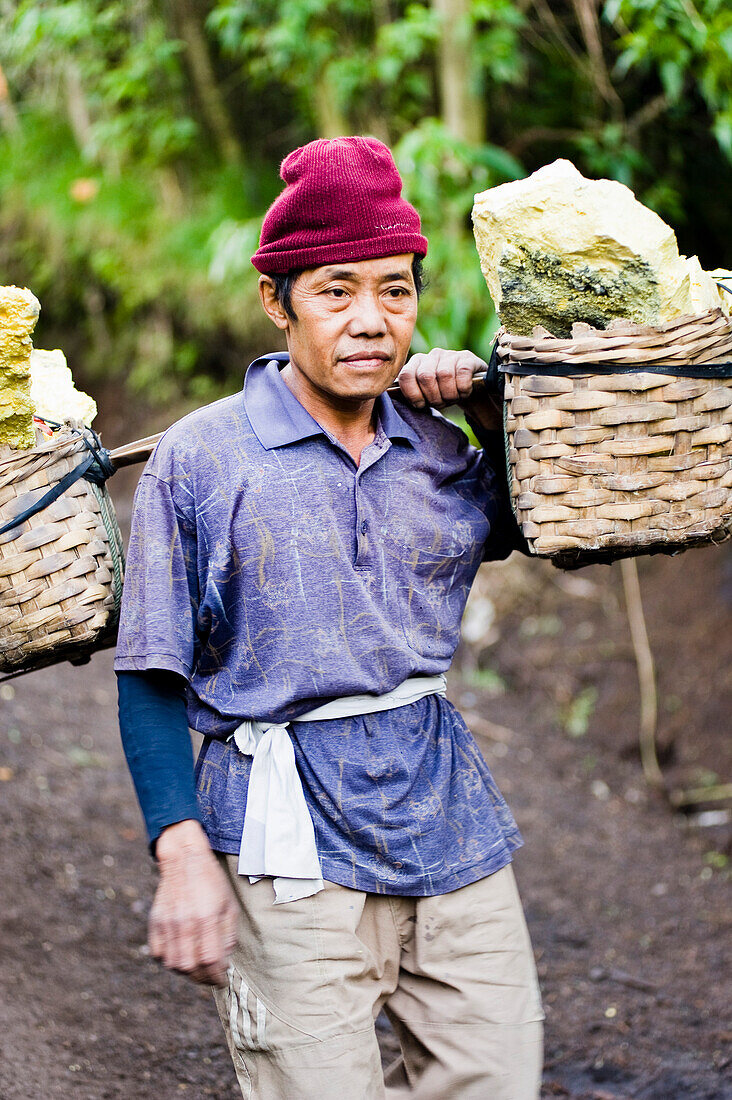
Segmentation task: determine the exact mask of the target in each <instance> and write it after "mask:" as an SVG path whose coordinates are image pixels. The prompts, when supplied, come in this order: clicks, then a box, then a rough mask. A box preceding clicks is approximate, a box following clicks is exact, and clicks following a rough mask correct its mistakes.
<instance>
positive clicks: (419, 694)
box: [233, 675, 446, 905]
mask: <svg viewBox="0 0 732 1100" xmlns="http://www.w3.org/2000/svg"><path fill="white" fill-rule="evenodd" d="M445 690H446V678H445V676H444V675H439V676H412V677H410V679H408V680H404V682H403V683H401V684H399V686H398V687H395V688H394V690H393V691H388V692H386V694H385V695H344V696H343V697H342V698H340V699H332V700H331V701H330V702H329V703H324V704H323V705H322V706H319V707H314V708H313V710H309V711H308V712H307V713H306V714H301V715H299V716H298V717H297V718H295V719H293V721H295V722H319V721H321V720H324V719H328V718H352V717H354V716H355V715H360V714H376V713H377V712H379V711H382V710H393V709H394V708H395V707H405V706H407V705H408V704H409V703H416V702H417V701H418V700H419V699H424V698H425V696H427V695H444V694H445ZM289 725H290V723H289V722H267V721H262V722H260V721H253V720H252V719H249V718H246V719H245V720H244V721H243V722H242V723H241V725H240V726H238V727H237V729H236V730H235V731H234V734H233V737H234V741H235V743H236V746H237V748H238V749H239V751H240V752H243V753H244V755H245V756H251V757H252V770H251V773H250V776H249V789H248V792H247V806H246V813H245V814H244V828H243V830H242V834H241V847H240V849H239V874H240V875H248V876H249V879H250V881H252V882H257V881H258V880H259V879H260V878H265V877H271V878H272V879H273V880H274V890H275V902H274V903H275V905H282V904H284V903H285V902H288V901H296V900H297V899H298V898H307V897H310V896H311V895H312V894H317V893H318V891H319V890H322V889H323V876H322V872H321V868H320V860H319V858H318V850H317V848H316V845H315V830H314V828H313V820H312V818H311V816H310V811H309V810H308V806H307V802H306V801H305V795H304V793H303V789H302V783H301V781H300V775H299V773H298V770H297V764H296V762H295V750H294V749H293V747H292V741H291V740H290V736H289V733H288V726H289Z"/></svg>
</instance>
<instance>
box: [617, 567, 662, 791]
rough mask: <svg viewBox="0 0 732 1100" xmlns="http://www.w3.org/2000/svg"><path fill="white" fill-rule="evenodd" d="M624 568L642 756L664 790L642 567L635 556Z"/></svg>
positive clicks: (647, 770) (649, 780)
mask: <svg viewBox="0 0 732 1100" xmlns="http://www.w3.org/2000/svg"><path fill="white" fill-rule="evenodd" d="M620 571H621V573H622V577H623V590H624V592H625V605H626V608H627V611H628V624H629V626H630V637H631V641H632V642H633V651H634V653H635V661H636V665H637V668H638V686H639V687H640V698H641V707H640V729H639V741H640V755H641V764H642V765H643V774H644V775H645V777H646V782H647V783H648V784H649V785H650V786H651V787H655V788H656V790H661V791H662V790H664V789H665V787H666V783H665V781H664V778H663V773H662V772H661V768H660V767H659V763H658V755H657V753H656V722H657V718H658V698H657V692H656V672H655V668H654V663H653V653H652V651H651V646H650V643H649V641H648V631H647V630H646V620H645V616H644V615H643V603H642V600H641V591H640V584H639V581H638V566H637V565H636V562H635V558H622V559H621V562H620Z"/></svg>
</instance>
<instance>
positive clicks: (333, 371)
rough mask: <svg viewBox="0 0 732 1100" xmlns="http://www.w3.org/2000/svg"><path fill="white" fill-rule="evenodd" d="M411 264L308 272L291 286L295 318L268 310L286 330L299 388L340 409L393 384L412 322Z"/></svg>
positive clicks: (404, 258)
mask: <svg viewBox="0 0 732 1100" xmlns="http://www.w3.org/2000/svg"><path fill="white" fill-rule="evenodd" d="M412 259H413V256H412V253H404V254H402V255H399V256H385V257H382V258H380V259H376V260H358V261H355V262H351V263H334V264H326V265H324V266H322V267H315V268H309V269H307V270H306V271H303V273H302V274H301V275H300V276H299V277H298V278H297V280H296V281H295V284H294V286H293V289H292V308H293V310H294V312H295V314H296V316H297V320H296V321H293V320H292V318H290V317H287V316H286V315H285V314H284V311H281V319H280V320H278V319H277V316H274V315H273V313H272V312H270V310H269V309H268V310H267V312H268V313H269V315H270V317H272V319H273V320H274V321H275V324H277V325H278V327H280V328H283V329H284V330H285V331H286V333H287V344H288V350H289V352H290V368H291V371H292V374H293V375H294V380H295V382H296V383H297V384H298V385H299V386H304V387H305V388H306V389H308V390H311V391H313V392H314V393H315V394H317V395H318V396H319V397H320V398H321V399H323V398H325V399H326V400H327V401H331V402H335V403H337V404H340V403H343V402H345V403H351V402H359V401H363V400H368V399H369V398H374V397H376V396H378V394H380V393H382V392H383V391H384V390H385V389H386V388H387V386H388V385H390V383H391V382H393V380H394V379H395V378H396V376H397V374H398V373H399V371H400V370H401V368H402V366H403V365H404V362H405V360H406V358H407V355H408V353H409V346H410V343H411V340H412V333H413V331H414V325H415V322H416V319H417V292H416V289H415V286H414V278H413V275H412ZM265 308H266V304H265Z"/></svg>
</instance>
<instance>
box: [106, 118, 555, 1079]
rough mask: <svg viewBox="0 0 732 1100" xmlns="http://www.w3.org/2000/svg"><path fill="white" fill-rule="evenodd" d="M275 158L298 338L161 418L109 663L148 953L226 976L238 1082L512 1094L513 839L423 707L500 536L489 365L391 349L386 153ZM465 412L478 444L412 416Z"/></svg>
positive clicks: (370, 148)
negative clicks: (390, 1036) (385, 1045)
mask: <svg viewBox="0 0 732 1100" xmlns="http://www.w3.org/2000/svg"><path fill="white" fill-rule="evenodd" d="M282 177H283V179H284V181H285V184H286V186H285V189H284V191H283V192H282V193H281V195H280V196H279V198H278V199H277V200H276V201H275V202H274V204H273V205H272V207H271V208H270V210H269V212H268V213H267V216H266V218H265V220H264V224H263V228H262V236H261V241H260V247H259V250H258V251H257V253H256V255H255V256H254V257H253V263H254V265H255V267H256V268H257V269H258V270H259V271H260V272H261V278H260V283H259V289H260V295H261V300H262V305H263V307H264V309H265V311H266V312H267V314H268V316H269V317H270V318H271V320H272V321H273V322H274V324H275V325H276V326H277V328H278V329H280V331H281V332H283V333H284V335H285V337H286V339H287V346H288V354H287V355H280V356H265V357H264V358H263V359H260V360H257V361H255V362H254V363H253V364H252V365H251V367H250V368H249V370H248V372H247V374H246V378H245V382H244V390H243V393H242V394H237V395H236V396H234V397H231V398H226V399H224V400H223V401H220V402H217V403H216V404H214V405H212V406H209V407H208V408H205V409H201V410H198V411H197V412H194V413H192V414H191V415H190V416H188V417H185V418H184V419H183V420H182V421H181V422H180V423H178V424H177V425H174V426H173V427H172V428H171V429H170V430H169V431H168V432H167V433H166V435H165V436H164V438H163V440H162V441H161V442H160V444H159V445H158V447H157V449H156V452H155V454H154V455H153V457H152V459H151V461H150V463H149V464H148V466H147V468H146V470H145V472H144V474H143V476H142V478H141V482H140V486H139V489H138V493H137V497H136V504H135V513H134V521H133V530H132V536H131V541H130V552H129V560H128V569H127V579H126V583H125V593H124V602H123V612H122V624H121V629H120V639H119V646H118V653H117V661H116V668H117V671H118V674H119V687H120V724H121V727H122V732H123V738H124V742H125V748H126V751H127V755H128V760H129V762H130V766H131V770H132V774H133V778H134V779H135V783H136V787H137V791H138V795H139V798H140V802H141V805H142V808H143V812H144V814H145V817H146V821H147V825H148V830H149V835H150V839H151V842H152V843H153V844H154V845H155V854H156V857H157V860H158V864H159V868H160V884H159V886H158V890H157V894H156V898H155V903H154V906H153V911H152V914H151V919H150V947H151V951H152V953H153V955H155V956H156V957H158V958H160V959H161V960H162V961H163V962H164V963H165V965H166V966H168V967H170V968H172V969H175V970H178V971H181V972H183V973H185V974H189V975H190V976H191V977H192V978H194V979H195V980H196V981H200V982H209V983H211V984H214V985H216V986H218V987H219V988H218V989H217V991H216V994H215V996H216V1002H217V1005H218V1009H219V1013H220V1016H221V1019H222V1022H223V1024H224V1028H225V1029H226V1033H227V1037H228V1041H229V1046H230V1049H231V1053H232V1057H233V1060H234V1065H235V1067H236V1072H237V1076H238V1080H239V1083H240V1086H241V1090H242V1094H243V1096H245V1097H247V1098H251V1100H260V1098H262V1100H309V1098H313V1100H331V1098H336V1097H337V1098H338V1100H342V1097H343V1095H345V1094H347V1095H348V1096H349V1097H351V1098H353V1100H375V1098H377V1097H384V1096H390V1097H397V1096H410V1097H415V1098H417V1100H428V1098H432V1100H448V1098H449V1100H488V1098H491V1100H532V1098H533V1097H536V1096H538V1088H539V1076H540V1066H541V1018H542V1017H541V1007H540V1003H539V997H538V989H537V983H536V975H535V968H534V962H533V956H532V952H531V947H530V943H529V939H528V934H527V931H526V926H525V922H524V920H523V915H522V911H521V906H520V902H519V900H518V896H517V893H516V888H515V884H514V880H513V875H512V870H511V866H510V862H511V854H512V851H513V850H514V849H515V848H516V847H517V846H518V845H519V844H520V837H519V834H518V831H517V828H516V825H515V823H514V821H513V818H512V817H511V814H510V812H509V810H508V808H507V806H506V804H505V802H504V801H503V799H502V797H501V795H500V793H499V792H498V790H497V788H496V786H495V784H494V782H493V779H492V777H491V775H490V772H489V771H488V768H487V766H486V765H485V763H484V761H483V760H482V757H481V756H480V753H479V751H478V749H477V747H476V745H475V743H474V741H473V739H472V737H471V735H470V733H469V732H468V730H467V729H466V727H465V725H464V723H463V721H462V719H461V717H460V715H459V714H458V713H457V711H456V710H455V709H454V708H453V707H452V706H451V704H450V703H448V702H447V700H446V699H445V696H444V673H445V672H446V670H447V668H448V667H449V664H450V660H451V658H452V655H453V652H454V650H455V647H456V645H457V642H458V638H459V628H460V620H461V617H462V613H463V609H464V606H465V601H466V599H467V594H468V591H469V588H470V585H471V583H472V581H473V578H474V576H475V573H476V571H477V568H478V565H479V564H480V561H481V560H482V559H484V558H503V557H506V556H507V555H508V554H509V553H510V552H511V550H512V549H513V548H514V547H519V546H520V545H521V539H520V536H519V534H518V531H517V528H516V525H515V523H514V521H513V518H512V516H511V514H510V509H509V507H508V503H507V492H506V485H505V474H504V473H503V468H504V460H503V456H502V442H501V434H500V432H497V431H493V432H492V431H490V430H484V429H491V428H495V427H496V426H497V423H496V414H495V411H494V410H493V409H492V408H491V407H490V406H489V405H486V404H485V403H484V402H481V401H479V400H476V399H472V398H471V397H470V395H471V391H472V379H473V374H474V373H475V371H476V370H478V369H480V368H481V367H484V364H482V363H481V362H480V361H479V360H477V359H476V358H475V357H474V356H472V355H470V354H469V353H447V352H434V353H431V354H430V355H428V356H415V357H414V358H413V359H411V360H410V362H409V363H408V364H407V365H406V366H405V361H406V358H407V355H408V352H409V346H410V342H411V338H412V333H413V330H414V325H415V321H416V316H417V299H418V294H419V289H420V281H421V259H422V257H423V256H424V255H425V253H426V251H427V241H426V239H425V238H424V237H423V236H422V234H421V228H420V222H419V217H418V215H417V213H416V211H415V210H414V209H413V208H412V207H411V206H410V205H409V204H408V203H407V202H406V201H405V200H404V199H403V198H402V197H401V180H400V178H399V175H398V173H397V170H396V167H395V165H394V162H393V160H392V157H391V154H390V152H389V150H388V149H387V148H386V147H385V146H384V145H382V144H381V143H380V142H377V141H375V140H372V139H367V138H341V139H336V140H333V141H316V142H313V143H311V144H310V145H308V146H305V147H304V148H302V149H299V150H296V151H295V152H294V153H292V154H291V155H290V156H289V157H288V158H287V159H286V160H285V161H284V163H283V166H282ZM400 372H401V373H400ZM397 375H399V378H400V385H401V388H402V390H403V393H404V395H405V397H406V398H407V399H408V402H411V404H409V403H407V402H399V403H398V405H397V404H394V403H392V401H391V400H390V398H389V397H388V395H386V394H385V390H386V389H387V387H388V386H389V384H390V383H391V382H392V381H393V380H394V379H395V378H396V376H397ZM456 400H463V402H464V403H465V404H466V408H467V407H468V406H469V410H470V411H471V413H472V416H473V422H474V423H475V427H476V430H477V431H482V432H483V437H484V441H485V449H484V451H483V452H480V451H476V450H475V449H474V448H472V447H471V446H470V445H469V444H468V441H467V439H466V437H465V436H464V435H463V433H462V432H460V431H459V429H457V428H456V427H455V426H454V425H452V424H451V423H450V422H449V421H447V420H445V419H444V418H443V417H441V416H439V415H438V414H435V413H433V412H432V411H431V409H430V408H429V407H428V406H430V405H443V404H445V403H449V402H453V401H456ZM481 423H482V428H481ZM189 723H190V725H191V726H193V728H195V729H197V730H198V731H200V732H201V733H202V734H203V735H204V741H203V746H202V749H201V753H200V756H199V761H198V765H197V769H196V781H197V797H196V791H195V790H194V783H193V769H192V759H191V755H190V741H189V738H188V724H189ZM382 1007H384V1008H385V1009H386V1011H387V1013H388V1014H389V1016H390V1018H391V1020H392V1022H393V1025H394V1028H395V1031H396V1033H397V1036H398V1037H399V1040H400V1042H401V1046H402V1058H401V1059H400V1060H399V1062H398V1063H397V1065H395V1066H394V1067H392V1069H391V1070H390V1072H389V1074H388V1078H389V1080H388V1082H387V1083H386V1086H385V1083H384V1080H383V1077H382V1073H381V1068H380V1060H379V1051H378V1046H377V1042H376V1037H375V1032H374V1019H375V1017H376V1015H377V1013H378V1012H379V1010H380V1009H381V1008H382ZM385 1089H386V1091H385Z"/></svg>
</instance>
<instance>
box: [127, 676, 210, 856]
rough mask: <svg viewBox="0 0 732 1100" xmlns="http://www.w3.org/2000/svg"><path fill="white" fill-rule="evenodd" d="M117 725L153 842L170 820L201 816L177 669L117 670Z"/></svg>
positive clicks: (180, 678) (172, 821)
mask: <svg viewBox="0 0 732 1100" xmlns="http://www.w3.org/2000/svg"><path fill="white" fill-rule="evenodd" d="M117 685H118V690H119V728H120V733H121V734H122V745H123V747H124V750H125V756H126V757H127V764H128V766H129V769H130V774H131V775H132V781H133V783H134V785H135V791H136V792H137V798H138V801H139V803H140V809H141V810H142V816H143V818H144V819H145V826H146V828H147V834H148V839H149V841H150V844H151V847H152V849H153V851H154V846H155V842H156V841H157V839H158V837H159V836H160V834H161V833H162V831H163V829H165V828H166V827H167V826H168V825H174V824H176V822H178V821H185V820H187V819H189V818H195V819H196V820H197V821H200V820H201V815H200V812H199V809H198V802H197V800H196V788H195V782H194V772H193V748H192V745H191V736H190V733H189V731H188V718H187V716H186V700H185V688H186V682H185V680H184V679H183V677H182V676H178V675H177V674H176V673H175V672H167V671H164V670H161V669H151V670H149V671H146V672H118V673H117Z"/></svg>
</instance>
